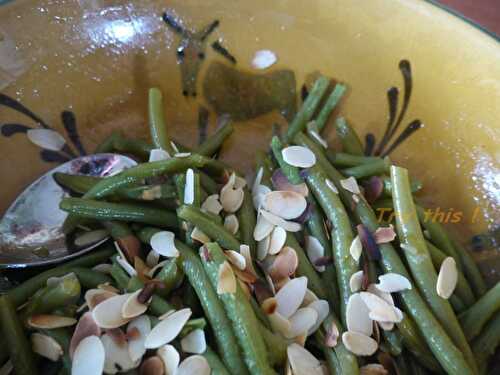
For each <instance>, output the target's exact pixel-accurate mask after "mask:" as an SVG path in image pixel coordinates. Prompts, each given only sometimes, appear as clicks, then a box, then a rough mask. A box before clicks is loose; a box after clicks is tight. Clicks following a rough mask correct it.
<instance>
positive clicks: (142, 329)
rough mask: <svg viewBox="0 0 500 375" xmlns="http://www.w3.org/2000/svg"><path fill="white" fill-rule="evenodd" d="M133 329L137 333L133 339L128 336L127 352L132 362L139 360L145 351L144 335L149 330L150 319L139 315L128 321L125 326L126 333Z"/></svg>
mask: <svg viewBox="0 0 500 375" xmlns="http://www.w3.org/2000/svg"><path fill="white" fill-rule="evenodd" d="M135 330H137V332H138V333H139V334H138V335H137V336H136V337H134V338H133V339H130V338H129V340H128V354H129V356H130V359H131V360H132V362H137V361H139V360H140V359H141V358H142V356H143V355H144V353H146V347H145V346H144V343H145V342H146V337H147V336H148V335H149V333H150V332H151V319H149V316H147V315H141V316H138V317H137V318H135V319H133V320H132V321H130V323H129V324H128V326H127V335H129V333H131V332H133V331H135Z"/></svg>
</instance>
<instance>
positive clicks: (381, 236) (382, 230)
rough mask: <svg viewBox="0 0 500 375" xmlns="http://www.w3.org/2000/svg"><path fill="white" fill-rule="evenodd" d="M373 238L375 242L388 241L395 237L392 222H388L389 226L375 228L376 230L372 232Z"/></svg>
mask: <svg viewBox="0 0 500 375" xmlns="http://www.w3.org/2000/svg"><path fill="white" fill-rule="evenodd" d="M373 238H375V242H377V243H388V242H391V241H393V240H394V239H395V238H396V232H395V231H394V227H393V226H392V224H390V226H389V227H379V228H377V230H376V231H375V232H374V233H373Z"/></svg>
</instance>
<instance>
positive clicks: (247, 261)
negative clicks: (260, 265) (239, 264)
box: [240, 244, 257, 275]
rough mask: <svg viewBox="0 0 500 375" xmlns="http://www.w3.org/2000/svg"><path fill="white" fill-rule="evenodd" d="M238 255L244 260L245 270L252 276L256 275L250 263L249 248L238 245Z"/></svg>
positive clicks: (250, 254) (251, 262)
mask: <svg viewBox="0 0 500 375" xmlns="http://www.w3.org/2000/svg"><path fill="white" fill-rule="evenodd" d="M240 254H241V255H242V256H243V257H244V258H245V265H246V268H245V269H246V270H247V271H248V272H250V273H251V274H253V275H257V272H255V268H254V266H253V261H252V253H251V252H250V246H248V245H244V244H243V245H240Z"/></svg>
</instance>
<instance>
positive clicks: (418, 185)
mask: <svg viewBox="0 0 500 375" xmlns="http://www.w3.org/2000/svg"><path fill="white" fill-rule="evenodd" d="M382 182H383V184H384V190H383V194H384V195H385V196H386V197H392V183H391V178H390V177H387V176H383V177H382ZM422 187H423V184H422V181H420V180H416V179H414V178H412V179H411V181H410V189H411V192H412V193H416V192H417V191H420V190H422Z"/></svg>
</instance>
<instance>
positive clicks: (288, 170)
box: [271, 136, 302, 185]
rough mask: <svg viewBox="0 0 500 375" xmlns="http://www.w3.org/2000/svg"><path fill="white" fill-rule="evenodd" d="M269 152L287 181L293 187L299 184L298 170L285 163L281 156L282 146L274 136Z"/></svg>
mask: <svg viewBox="0 0 500 375" xmlns="http://www.w3.org/2000/svg"><path fill="white" fill-rule="evenodd" d="M271 150H272V151H273V155H274V158H275V159H276V161H277V162H278V164H279V166H280V168H281V171H282V172H283V174H284V175H285V176H286V178H287V179H288V181H290V183H291V184H294V185H297V184H300V183H301V182H302V177H300V173H299V168H297V167H294V166H293V165H290V164H288V163H287V162H285V160H284V159H283V155H282V154H281V151H282V150H283V144H282V143H281V141H280V140H279V138H278V137H276V136H274V137H273V138H272V139H271Z"/></svg>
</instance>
